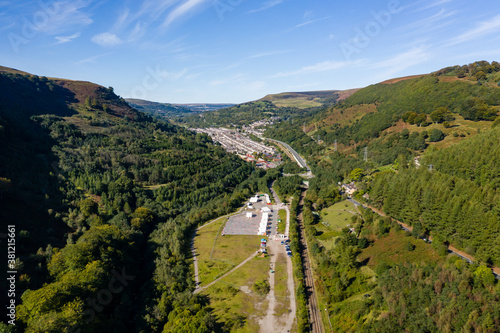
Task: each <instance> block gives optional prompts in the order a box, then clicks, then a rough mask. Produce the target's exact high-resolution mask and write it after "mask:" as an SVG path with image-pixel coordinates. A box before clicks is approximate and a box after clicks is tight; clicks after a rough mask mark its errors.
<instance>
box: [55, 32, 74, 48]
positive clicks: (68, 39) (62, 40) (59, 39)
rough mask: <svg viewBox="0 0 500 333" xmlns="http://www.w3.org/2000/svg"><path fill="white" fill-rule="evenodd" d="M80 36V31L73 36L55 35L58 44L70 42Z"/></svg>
mask: <svg viewBox="0 0 500 333" xmlns="http://www.w3.org/2000/svg"><path fill="white" fill-rule="evenodd" d="M78 37H80V33H79V32H77V33H74V34H73V35H71V36H56V37H54V38H55V39H56V40H57V42H56V43H55V44H56V45H57V44H64V43H68V42H71V41H72V40H73V39H75V38H78Z"/></svg>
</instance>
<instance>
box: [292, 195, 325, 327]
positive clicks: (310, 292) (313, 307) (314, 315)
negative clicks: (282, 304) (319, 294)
mask: <svg viewBox="0 0 500 333" xmlns="http://www.w3.org/2000/svg"><path fill="white" fill-rule="evenodd" d="M306 192H307V191H303V192H302V193H301V195H300V201H299V206H298V211H297V222H298V224H299V242H300V247H301V253H300V256H301V258H302V266H303V270H304V283H305V288H306V293H307V307H308V311H309V323H310V328H311V332H312V333H323V332H324V331H325V330H324V328H323V322H322V321H321V314H320V309H319V307H318V301H317V298H316V289H315V287H314V279H313V272H312V269H311V260H310V259H309V258H310V257H309V248H308V246H307V240H306V235H305V230H304V221H303V218H302V210H303V207H304V197H305V196H306Z"/></svg>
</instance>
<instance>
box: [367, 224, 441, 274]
mask: <svg viewBox="0 0 500 333" xmlns="http://www.w3.org/2000/svg"><path fill="white" fill-rule="evenodd" d="M408 243H411V244H413V245H415V249H414V250H413V251H409V250H408V249H407V244H408ZM358 260H359V261H361V262H366V264H367V265H368V267H374V266H376V265H377V264H379V263H382V262H385V263H388V264H396V263H405V262H415V263H420V262H423V261H424V262H443V261H444V257H440V256H439V255H438V253H437V252H436V251H435V250H434V248H433V247H432V246H430V245H429V244H427V243H425V242H424V241H422V240H419V239H415V238H414V237H412V236H407V235H405V233H404V232H402V231H398V232H394V231H391V232H390V233H389V235H388V236H386V237H383V238H380V239H377V240H375V243H374V244H373V245H371V246H369V247H368V248H366V249H364V250H363V251H362V252H361V254H360V255H359V256H358Z"/></svg>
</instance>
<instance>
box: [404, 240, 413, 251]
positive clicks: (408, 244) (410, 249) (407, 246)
mask: <svg viewBox="0 0 500 333" xmlns="http://www.w3.org/2000/svg"><path fill="white" fill-rule="evenodd" d="M406 249H407V250H408V251H410V252H411V251H413V250H415V245H414V244H412V243H411V242H408V243H406Z"/></svg>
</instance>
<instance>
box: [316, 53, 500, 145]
mask: <svg viewBox="0 0 500 333" xmlns="http://www.w3.org/2000/svg"><path fill="white" fill-rule="evenodd" d="M486 64H487V65H486ZM465 67H467V68H470V75H468V76H466V77H465V76H464V77H460V78H459V77H453V76H451V75H452V73H453V71H452V70H451V69H450V70H449V71H448V70H442V71H438V72H436V73H433V74H430V75H425V76H420V77H417V78H410V79H407V80H402V81H398V82H395V83H391V84H383V83H379V84H375V85H371V86H369V87H366V88H364V89H361V90H359V91H358V92H356V93H354V94H353V95H352V96H350V97H349V98H347V99H346V100H345V101H344V102H343V103H340V104H339V105H338V106H336V107H333V108H330V109H328V110H326V111H325V112H323V113H320V114H318V116H317V117H315V118H314V119H311V120H310V121H311V122H317V123H318V125H319V127H320V130H318V131H317V132H316V133H315V134H316V135H320V136H321V138H322V140H324V141H326V142H327V143H333V142H334V141H335V140H337V141H338V142H339V143H343V144H349V143H351V142H352V141H354V142H361V141H366V140H370V139H372V138H377V137H379V136H380V135H381V134H382V132H383V131H384V130H386V129H387V128H389V127H391V126H393V125H394V124H395V123H396V122H397V121H398V120H400V119H402V118H403V115H404V114H405V113H407V112H408V111H411V112H413V113H415V115H417V116H418V115H420V116H419V121H418V124H419V125H421V126H428V125H429V124H430V123H432V122H433V120H432V118H431V117H430V114H431V113H432V112H434V111H436V110H437V109H439V108H441V107H444V108H447V109H448V110H450V111H451V112H452V113H454V114H459V115H460V116H462V117H463V118H464V119H466V120H467V119H468V120H473V121H478V120H495V118H496V117H497V114H498V111H499V106H500V87H499V86H498V85H497V82H499V81H500V64H499V63H497V62H493V63H491V64H489V63H485V62H478V63H474V64H470V65H468V66H465ZM482 69H484V70H485V71H486V74H485V73H484V72H483V71H482ZM478 73H483V74H484V75H482V74H478ZM445 74H446V75H445ZM368 106H374V108H370V107H368ZM360 107H363V109H364V111H363V112H361V113H359V115H355V117H353V118H351V119H350V120H351V121H349V122H345V123H338V122H337V123H330V122H329V121H328V118H329V116H330V115H331V114H337V113H344V112H345V113H350V112H354V111H356V108H358V109H359V108H360ZM413 123H415V121H412V124H413Z"/></svg>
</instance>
